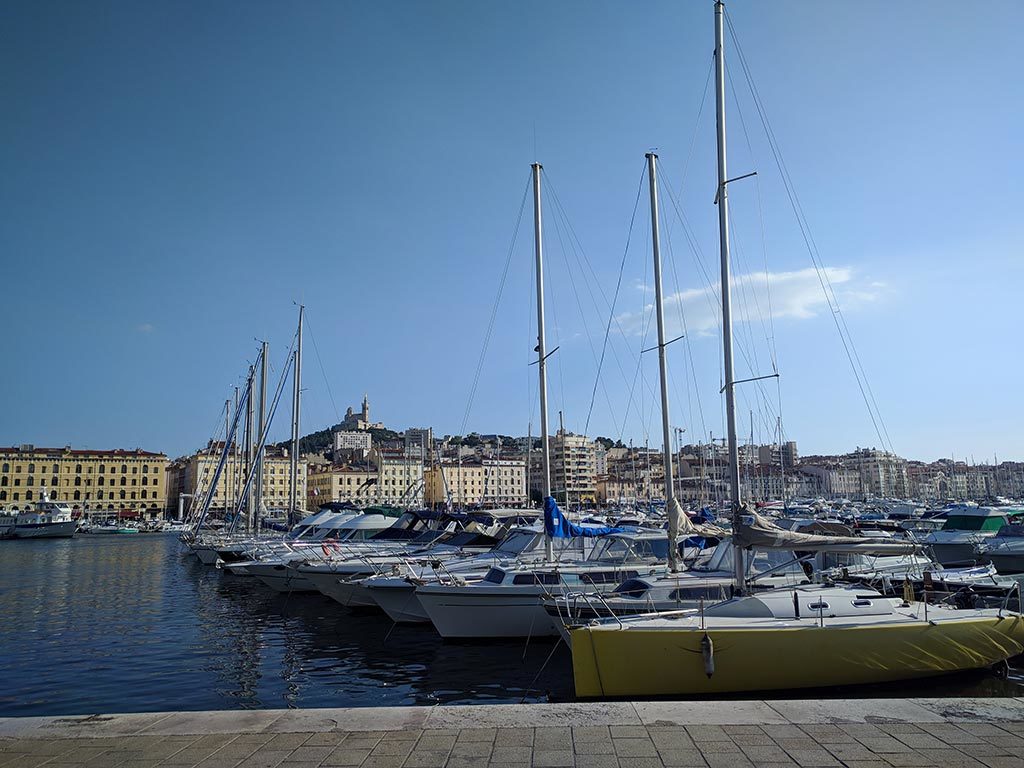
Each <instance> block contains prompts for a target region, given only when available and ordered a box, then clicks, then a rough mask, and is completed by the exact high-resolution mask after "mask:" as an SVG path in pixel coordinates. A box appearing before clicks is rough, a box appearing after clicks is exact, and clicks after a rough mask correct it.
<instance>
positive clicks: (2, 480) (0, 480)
mask: <svg viewBox="0 0 1024 768" xmlns="http://www.w3.org/2000/svg"><path fill="white" fill-rule="evenodd" d="M0 485H7V475H4V476H3V477H0Z"/></svg>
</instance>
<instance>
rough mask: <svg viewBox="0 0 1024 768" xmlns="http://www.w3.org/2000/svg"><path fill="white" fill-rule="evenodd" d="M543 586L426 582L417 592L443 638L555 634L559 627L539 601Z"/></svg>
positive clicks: (551, 635)
mask: <svg viewBox="0 0 1024 768" xmlns="http://www.w3.org/2000/svg"><path fill="white" fill-rule="evenodd" d="M542 589H543V588H542V587H538V586H533V585H524V586H512V587H498V586H480V585H479V584H475V585H469V586H464V587H457V586H455V587H450V586H438V585H430V584H428V585H426V586H423V587H420V588H419V589H418V590H417V591H416V594H417V595H418V596H419V599H420V603H422V605H423V608H424V610H425V611H426V612H427V615H428V616H429V617H430V621H431V622H432V623H433V625H434V627H435V629H437V632H438V634H440V635H441V637H443V638H453V639H454V638H503V637H554V636H556V635H557V634H558V629H557V627H555V624H554V622H553V621H552V619H551V617H550V616H548V614H547V611H545V610H544V606H543V605H542V604H541V602H540V596H541V594H542Z"/></svg>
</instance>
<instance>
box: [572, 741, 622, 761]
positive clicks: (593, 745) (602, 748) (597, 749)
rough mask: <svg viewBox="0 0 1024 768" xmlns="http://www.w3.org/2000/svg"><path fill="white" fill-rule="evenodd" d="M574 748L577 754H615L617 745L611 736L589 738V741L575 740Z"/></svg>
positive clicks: (588, 755)
mask: <svg viewBox="0 0 1024 768" xmlns="http://www.w3.org/2000/svg"><path fill="white" fill-rule="evenodd" d="M573 748H574V750H575V752H576V754H577V755H586V756H587V757H590V756H591V755H614V754H615V745H614V744H613V743H612V740H611V739H610V738H605V739H589V740H587V741H575V742H573Z"/></svg>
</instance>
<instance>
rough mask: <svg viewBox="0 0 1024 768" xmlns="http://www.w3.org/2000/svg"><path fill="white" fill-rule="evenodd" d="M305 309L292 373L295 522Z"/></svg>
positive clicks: (291, 504)
mask: <svg viewBox="0 0 1024 768" xmlns="http://www.w3.org/2000/svg"><path fill="white" fill-rule="evenodd" d="M305 309H306V308H305V307H304V306H302V305H301V304H300V305H299V331H298V339H297V341H296V343H295V370H294V371H292V384H293V388H292V453H291V460H292V464H291V477H290V478H289V480H290V482H291V485H290V487H289V491H288V493H289V498H288V519H289V521H292V522H294V519H293V518H297V517H298V509H299V487H298V486H299V440H300V439H301V438H300V436H299V419H300V417H301V413H302V412H301V409H300V405H301V399H302V315H303V312H304V311H305Z"/></svg>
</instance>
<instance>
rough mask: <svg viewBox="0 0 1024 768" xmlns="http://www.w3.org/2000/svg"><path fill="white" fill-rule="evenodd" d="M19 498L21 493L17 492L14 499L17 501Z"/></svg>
mask: <svg viewBox="0 0 1024 768" xmlns="http://www.w3.org/2000/svg"><path fill="white" fill-rule="evenodd" d="M19 498H20V495H19V494H17V493H15V494H14V496H13V499H14V501H17V500H18V499H19Z"/></svg>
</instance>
